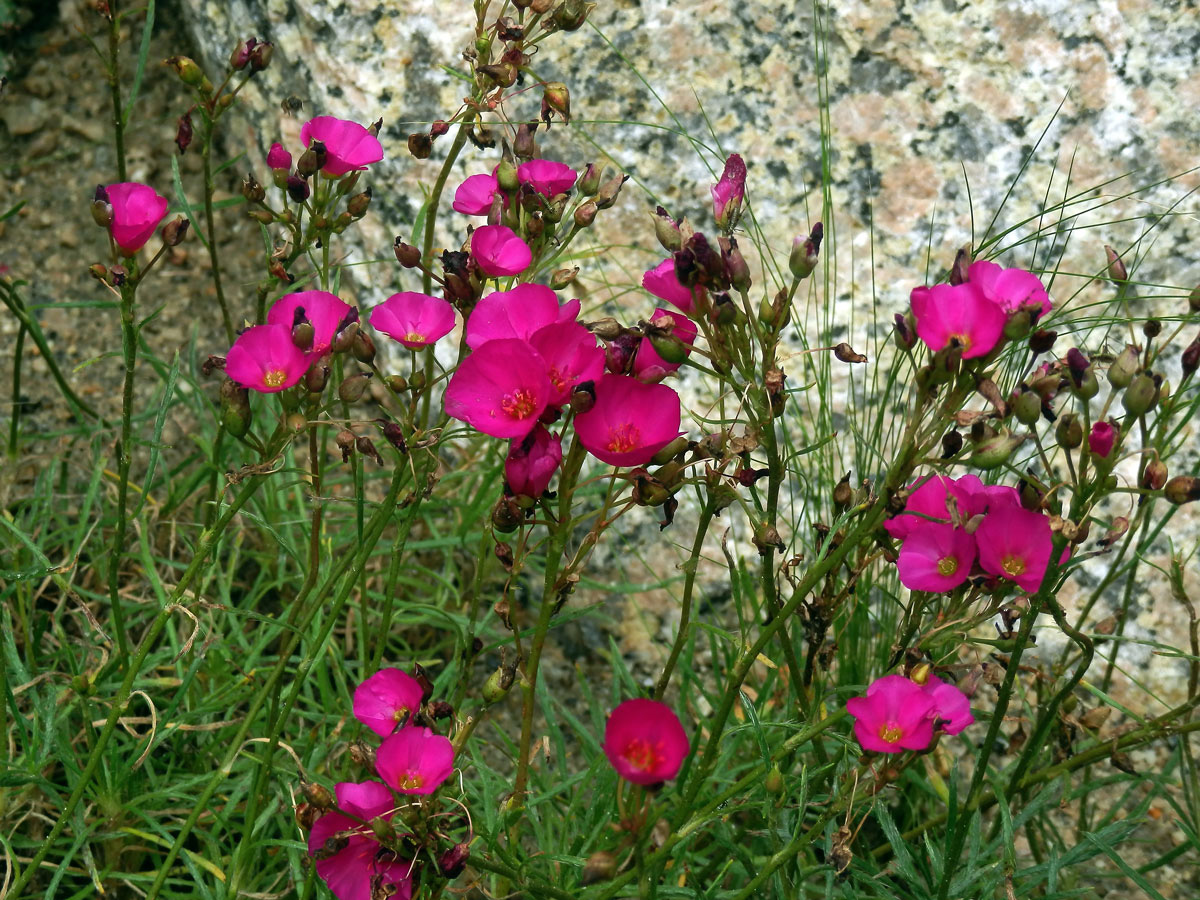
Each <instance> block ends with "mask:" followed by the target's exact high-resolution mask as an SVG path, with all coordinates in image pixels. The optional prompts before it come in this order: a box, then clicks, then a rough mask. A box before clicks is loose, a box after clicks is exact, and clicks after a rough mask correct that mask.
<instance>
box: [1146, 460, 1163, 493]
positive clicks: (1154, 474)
mask: <svg viewBox="0 0 1200 900" xmlns="http://www.w3.org/2000/svg"><path fill="white" fill-rule="evenodd" d="M1166 483H1167V466H1166V463H1164V462H1163V461H1162V460H1161V459H1158V458H1157V457H1155V458H1154V459H1152V460H1150V462H1148V463H1146V469H1145V471H1143V472H1142V483H1141V487H1143V488H1145V489H1146V490H1149V491H1158V490H1161V489H1162V486H1163V485H1164V484H1166Z"/></svg>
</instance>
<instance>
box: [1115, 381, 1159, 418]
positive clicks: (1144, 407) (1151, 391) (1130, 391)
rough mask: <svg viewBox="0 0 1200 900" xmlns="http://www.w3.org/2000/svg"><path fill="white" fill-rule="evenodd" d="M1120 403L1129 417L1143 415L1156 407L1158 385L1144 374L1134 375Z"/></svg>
mask: <svg viewBox="0 0 1200 900" xmlns="http://www.w3.org/2000/svg"><path fill="white" fill-rule="evenodd" d="M1121 402H1122V403H1123V404H1124V406H1125V410H1126V412H1128V413H1129V414H1130V415H1134V416H1141V415H1145V414H1146V413H1148V412H1150V410H1152V409H1154V407H1155V406H1157V405H1158V385H1157V384H1155V383H1154V379H1153V378H1152V377H1151V376H1150V375H1148V374H1147V373H1146V372H1142V373H1140V374H1138V375H1135V376H1134V377H1133V380H1132V381H1131V382H1129V387H1127V388H1125V395H1124V396H1123V397H1122V398H1121Z"/></svg>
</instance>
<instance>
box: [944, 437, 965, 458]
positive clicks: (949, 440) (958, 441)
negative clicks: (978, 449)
mask: <svg viewBox="0 0 1200 900" xmlns="http://www.w3.org/2000/svg"><path fill="white" fill-rule="evenodd" d="M962 448H963V436H962V435H961V434H959V433H958V432H957V431H947V432H946V433H945V434H943V435H942V459H950V458H952V457H955V456H957V455H958V452H959V451H960V450H962Z"/></svg>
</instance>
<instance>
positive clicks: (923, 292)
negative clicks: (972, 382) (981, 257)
mask: <svg viewBox="0 0 1200 900" xmlns="http://www.w3.org/2000/svg"><path fill="white" fill-rule="evenodd" d="M911 302H912V311H913V315H914V316H915V317H916V320H917V335H918V337H920V338H921V340H923V341H924V342H925V345H926V346H927V347H929V349H930V350H932V351H933V352H935V353H936V352H937V351H938V350H942V349H944V348H945V347H948V346H950V343H951V341H957V343H958V345H959V346H960V347H962V358H963V359H974V358H975V357H978V356H987V355H988V354H989V353H991V352H992V349H993V348H994V347H995V346H996V344H997V343H998V342H999V341H1000V336H1001V335H1002V334H1003V333H1004V323H1005V320H1006V317H1005V314H1004V312H1003V311H1002V310H1001V309H1000V307H999V306H997V305H996V304H995V303H993V302H991V301H990V300H988V299H987V298H986V297H985V296H984V295H983V292H982V291H981V290H980V289H979V287H978V286H976V285H975V284H974V283H973V282H969V281H968V282H965V283H964V284H959V285H949V284H935V285H934V286H933V287H931V288H925V287H919V288H913V292H912V298H911Z"/></svg>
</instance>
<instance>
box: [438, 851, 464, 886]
mask: <svg viewBox="0 0 1200 900" xmlns="http://www.w3.org/2000/svg"><path fill="white" fill-rule="evenodd" d="M470 858H471V846H470V845H469V844H455V845H454V846H453V847H451V848H450V849H449V850H447V851H446V852H445V853H443V854H442V855H441V856H439V857H438V868H439V869H441V870H442V874H443V875H445V876H446V877H447V878H456V877H458V876H459V875H460V874H462V870H463V869H465V868H466V866H467V860H468V859H470Z"/></svg>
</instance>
